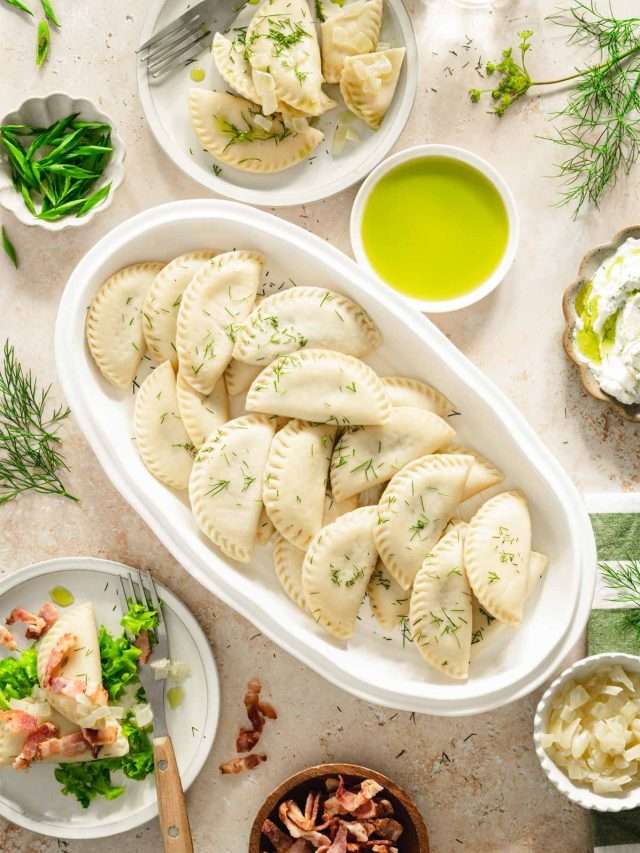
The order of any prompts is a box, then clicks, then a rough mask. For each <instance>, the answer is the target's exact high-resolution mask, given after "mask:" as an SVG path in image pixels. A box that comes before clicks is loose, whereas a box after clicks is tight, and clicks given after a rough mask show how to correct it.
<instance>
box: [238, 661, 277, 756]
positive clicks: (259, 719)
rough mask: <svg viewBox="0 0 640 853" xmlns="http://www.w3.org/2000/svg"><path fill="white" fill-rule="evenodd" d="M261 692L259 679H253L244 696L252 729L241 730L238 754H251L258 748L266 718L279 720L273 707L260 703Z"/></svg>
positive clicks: (266, 703)
mask: <svg viewBox="0 0 640 853" xmlns="http://www.w3.org/2000/svg"><path fill="white" fill-rule="evenodd" d="M261 691H262V684H261V683H260V681H259V679H257V678H252V679H251V681H250V682H249V683H248V684H247V690H246V692H245V695H244V705H245V708H246V709H247V717H248V718H249V722H250V723H251V728H250V729H246V728H241V729H240V731H239V733H238V737H237V738H236V749H237V751H238V752H251V750H252V749H253V748H254V747H255V746H256V744H257V743H258V741H259V740H260V736H261V734H262V730H263V729H264V723H265V717H267V718H268V719H270V720H277V719H278V714H277V712H276V710H275V708H274V707H273V705H270V704H269V703H268V702H261V701H260V692H261Z"/></svg>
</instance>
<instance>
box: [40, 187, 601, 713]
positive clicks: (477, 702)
mask: <svg viewBox="0 0 640 853" xmlns="http://www.w3.org/2000/svg"><path fill="white" fill-rule="evenodd" d="M212 241H213V242H214V244H215V247H216V248H217V249H221V250H228V249H231V248H233V247H236V248H237V247H240V246H242V247H246V248H248V249H256V250H258V251H261V252H263V253H264V254H265V257H266V259H267V260H266V264H267V269H268V271H269V275H268V281H270V282H274V283H276V286H277V284H278V283H280V282H283V281H287V280H288V279H293V280H294V281H295V282H296V283H297V284H299V285H316V286H321V287H330V288H332V289H335V290H337V291H339V292H341V293H344V294H345V295H346V296H348V297H350V298H351V299H355V300H356V301H357V302H358V303H359V304H361V305H362V306H363V308H364V309H365V310H366V311H367V312H368V313H369V314H370V315H371V316H372V317H373V319H374V321H375V322H376V323H377V325H378V326H379V327H380V330H381V332H382V335H383V338H384V342H383V345H382V346H381V347H380V349H379V350H378V351H377V352H376V353H375V354H374V357H372V358H371V359H368V360H369V361H370V362H371V365H372V366H373V367H374V369H376V370H378V371H379V372H380V373H381V374H382V375H407V374H408V375H412V376H415V377H416V378H418V379H422V380H424V381H426V382H430V383H432V384H434V385H436V386H437V387H438V388H440V389H441V390H442V391H443V392H444V393H446V395H447V396H448V397H449V398H450V399H451V400H453V401H454V403H455V405H456V407H457V409H458V411H459V412H460V413H461V414H460V415H459V416H458V417H456V418H455V424H454V425H455V428H456V431H457V434H458V438H459V440H460V443H461V444H465V443H467V442H468V443H469V444H470V446H472V447H477V448H478V449H479V450H481V451H482V452H483V453H486V455H487V456H488V457H489V458H490V459H492V460H493V461H494V462H495V463H496V464H497V465H498V466H499V467H500V468H501V469H502V470H503V471H504V472H505V473H506V480H505V483H504V486H503V488H511V487H516V486H517V487H520V488H522V489H523V490H524V491H525V492H526V494H527V498H528V500H529V504H530V508H531V515H532V520H533V530H534V547H535V548H536V549H537V550H539V551H542V552H544V553H545V554H548V555H549V557H550V567H549V569H548V571H547V574H546V576H545V578H544V582H543V583H542V584H541V585H540V589H539V591H538V592H537V593H536V595H535V598H534V600H533V601H531V602H530V603H529V605H528V607H527V611H528V612H527V616H526V618H525V620H524V621H523V624H522V625H521V626H520V628H519V629H518V630H514V631H509V632H508V634H509V636H508V640H507V639H506V637H504V636H503V635H498V637H497V640H496V642H494V643H491V644H489V643H488V644H487V648H486V649H483V650H482V651H481V652H480V653H479V654H478V655H477V657H476V658H475V659H474V661H473V666H472V672H471V676H470V678H469V680H468V681H466V682H462V683H456V682H452V681H451V680H450V679H448V678H446V676H444V675H441V674H439V673H437V672H436V671H435V670H433V669H431V668H429V667H428V666H427V665H426V664H425V663H424V662H423V661H422V659H421V657H420V655H419V654H418V653H417V651H416V649H415V648H413V646H412V644H411V643H410V642H403V636H402V633H401V631H400V630H399V629H396V630H395V631H393V632H387V631H384V630H382V629H380V628H379V626H378V624H377V623H376V622H375V621H374V620H373V619H372V617H371V615H370V612H369V607H368V604H365V605H364V606H363V607H362V608H361V611H360V616H361V621H359V622H358V629H357V630H356V631H355V632H354V635H353V637H352V638H351V639H350V640H349V642H347V643H344V642H339V641H337V640H334V639H332V638H331V637H329V636H328V635H327V634H326V633H325V632H324V631H323V630H322V629H321V628H320V626H319V625H317V624H316V623H315V621H314V620H313V619H310V618H309V617H308V616H307V615H306V614H305V613H304V612H302V611H301V610H300V609H298V608H297V607H296V606H295V605H294V604H293V602H291V601H290V600H289V599H288V598H287V596H286V595H285V594H284V593H283V591H282V588H281V587H280V584H279V582H278V580H277V578H276V576H275V572H274V571H273V565H272V560H271V553H270V547H268V546H267V547H261V548H259V549H258V550H257V553H256V556H255V559H254V560H253V561H252V563H251V565H239V564H237V563H234V562H233V561H232V560H229V559H227V558H225V557H224V556H222V555H221V554H220V552H218V551H216V549H215V548H214V547H213V546H212V544H211V543H210V542H209V541H208V540H207V539H206V538H205V537H204V536H203V535H202V534H201V533H200V531H199V530H198V527H197V525H196V523H195V520H194V518H193V515H192V513H191V510H190V507H189V503H188V497H187V495H186V493H178V492H174V491H171V490H170V489H168V488H166V487H165V486H163V485H162V484H161V483H159V482H158V481H157V480H155V479H154V478H153V476H152V475H151V474H150V473H149V472H148V471H147V470H146V468H145V467H144V465H143V464H142V461H141V459H140V457H139V455H138V453H137V451H136V448H135V444H134V442H132V440H131V423H132V410H133V401H134V397H133V395H132V394H131V393H129V392H118V391H116V390H115V389H114V388H113V387H112V386H109V385H108V383H107V382H106V381H105V380H104V379H103V378H102V377H101V376H100V374H99V372H98V370H97V368H96V366H95V364H94V363H93V360H92V359H91V355H90V353H89V351H88V348H87V345H86V342H85V329H84V327H85V317H86V309H87V305H89V304H90V303H91V300H92V298H93V296H94V294H95V292H96V290H97V288H98V287H99V286H100V285H101V283H102V282H103V281H104V280H105V279H106V278H107V277H108V276H109V275H111V274H112V273H113V272H114V271H115V270H117V269H119V268H120V267H122V266H124V265H125V264H128V263H133V262H134V261H140V260H160V259H168V258H171V257H173V256H176V255H179V254H182V253H183V252H188V251H191V250H193V249H196V248H202V246H206V245H208V244H210V243H211V242H212ZM56 360H57V367H58V376H59V378H60V381H61V383H62V386H63V389H64V393H65V396H66V398H67V401H68V403H69V404H70V406H71V409H72V411H73V414H74V417H75V419H76V421H77V422H78V424H79V425H80V427H81V429H82V430H83V431H84V433H85V435H86V437H87V440H88V441H89V443H90V444H91V446H92V448H93V450H94V451H95V453H96V455H97V456H98V459H99V460H100V462H101V464H102V466H103V467H104V469H105V471H106V473H107V474H108V476H109V477H110V478H111V480H112V481H113V483H114V484H115V486H116V488H118V489H119V490H120V491H121V493H122V494H123V495H124V496H125V498H126V499H127V500H128V501H129V503H130V504H131V505H132V506H133V507H134V508H135V509H136V510H137V511H138V512H139V513H140V514H141V516H142V517H143V518H144V519H145V521H146V522H147V523H148V524H149V525H150V526H151V528H152V529H153V531H154V532H155V533H156V535H157V536H158V537H159V539H160V540H161V541H162V542H163V543H164V544H165V545H166V546H167V547H168V548H169V549H170V550H171V551H172V552H173V554H174V555H175V557H176V559H177V560H178V561H179V562H180V563H181V564H182V565H183V566H184V567H185V568H186V569H187V571H189V572H190V573H191V574H192V575H193V576H194V577H195V578H196V579H197V580H198V581H199V582H200V583H201V584H203V585H204V586H205V587H207V589H209V590H211V591H212V592H213V593H215V595H217V596H218V597H219V598H221V599H222V600H223V601H225V602H226V603H227V604H229V605H230V606H231V607H233V608H234V609H236V610H237V611H238V612H240V613H241V614H242V615H244V616H245V617H246V618H247V619H249V620H250V621H251V622H252V623H253V624H254V625H256V626H257V628H258V629H259V630H261V631H262V632H263V633H265V634H266V635H267V636H269V637H271V638H272V639H273V640H274V641H275V642H277V643H278V644H279V645H280V646H282V647H283V648H284V649H286V650H287V651H289V652H290V653H291V654H293V655H295V656H296V657H298V658H299V659H300V660H302V661H304V662H305V663H306V664H308V665H309V666H311V667H313V668H314V669H315V670H316V671H317V672H319V673H320V674H321V675H323V676H324V677H325V678H328V679H329V680H331V681H333V682H334V683H335V684H337V685H339V686H340V687H343V688H344V689H345V690H349V691H350V692H351V693H354V694H356V695H358V696H361V697H363V698H365V699H366V700H367V701H371V702H377V703H379V704H382V705H387V706H389V707H395V708H401V709H403V710H409V711H422V712H424V713H431V714H470V713H475V712H479V711H486V710H489V709H490V708H494V707H497V706H498V705H503V704H505V703H506V702H510V701H512V700H513V699H515V698H517V697H519V696H522V695H524V694H525V693H528V692H529V691H530V690H533V689H534V688H535V687H536V686H537V685H538V684H540V683H541V682H542V681H543V680H544V679H545V678H547V677H548V676H549V675H550V674H552V673H553V671H554V670H555V669H556V668H557V667H559V666H560V664H561V662H562V659H563V658H564V656H565V655H566V654H567V652H568V650H569V649H570V648H571V647H572V645H573V644H574V643H575V642H576V640H577V638H578V636H579V634H580V631H581V630H582V628H583V627H584V625H585V623H586V620H587V616H588V613H589V607H590V604H591V598H592V595H593V584H594V581H595V554H594V546H593V535H592V533H591V528H590V525H589V520H588V517H587V515H586V512H585V510H584V507H583V506H582V503H581V501H580V498H579V496H578V494H577V492H576V490H575V487H574V486H573V485H572V483H571V481H570V480H569V478H568V477H567V475H566V474H565V473H564V471H563V470H562V468H561V466H560V465H559V464H558V462H557V461H556V460H555V459H554V458H553V457H552V456H551V454H550V453H549V451H548V450H547V449H546V448H545V447H544V445H543V444H542V442H541V441H540V439H539V438H538V437H537V436H536V434H535V433H534V432H533V430H532V429H531V428H530V427H529V426H528V425H527V423H526V421H525V420H524V418H523V417H522V415H521V414H520V413H519V412H518V411H517V409H516V408H515V407H514V406H513V405H512V404H511V403H510V402H509V401H508V400H507V399H506V398H505V396H504V395H503V394H502V393H501V392H500V391H499V390H498V388H496V386H494V385H493V384H492V383H491V382H490V381H489V380H488V379H487V378H486V377H485V376H484V375H483V374H482V373H481V372H480V371H479V370H478V369H477V368H476V367H475V366H474V365H473V364H471V362H469V361H468V360H467V359H466V358H465V357H464V356H463V355H462V353H460V351H459V350H457V349H456V348H455V347H454V346H453V344H451V342H450V341H449V340H447V338H446V337H445V336H444V335H443V334H442V333H441V332H440V331H439V330H438V329H437V328H436V327H435V326H434V325H433V324H432V323H431V322H430V321H428V320H427V319H426V318H425V317H423V316H422V315H421V314H419V313H418V312H417V311H415V310H413V309H412V308H410V307H409V306H408V305H407V304H406V303H405V301H404V300H403V299H402V298H401V297H400V296H399V295H398V294H396V293H395V292H394V291H392V290H391V288H388V287H386V286H385V285H382V284H377V283H376V282H374V280H373V279H372V278H371V277H370V276H369V275H367V273H366V272H364V271H363V270H362V269H360V268H359V267H358V266H357V264H355V263H354V262H353V261H352V260H350V259H349V258H347V257H346V256H345V255H343V254H342V253H341V252H339V251H338V250H337V249H334V248H333V247H332V246H330V245H328V244H327V243H326V242H325V241H324V240H321V239H320V238H319V237H316V236H315V235H313V234H310V233H309V232H308V231H305V230H303V229H302V228H299V227H297V226H295V225H291V224H290V223H288V222H285V221H284V220H282V219H279V218H277V217H275V216H273V215H271V214H267V213H263V212H261V211H259V210H256V209H255V208H251V207H248V206H246V205H241V204H235V203H233V202H225V201H206V200H189V201H181V202H175V203H172V204H167V205H163V206H161V207H156V208H152V209H150V210H147V211H145V212H144V213H141V214H139V215H138V216H135V217H133V218H132V219H129V220H127V221H126V222H123V223H122V224H121V225H119V226H118V227H117V228H115V229H114V230H113V231H111V233H109V234H107V235H106V236H105V237H103V239H102V240H100V242H99V243H97V244H96V245H95V246H94V247H93V249H91V251H90V252H89V253H88V254H87V255H86V256H85V257H84V259H83V260H82V261H81V262H80V263H79V264H78V266H77V267H76V269H75V271H74V272H73V273H72V275H71V278H70V279H69V282H68V283H67V287H66V289H65V292H64V294H63V297H62V300H61V302H60V307H59V310H58V319H57V326H56ZM486 497H487V495H485V494H483V495H481V496H479V497H478V498H477V499H474V503H473V504H472V505H471V506H470V507H468V508H467V512H472V511H473V507H474V506H477V505H478V503H479V502H482V501H483V500H484V499H485V498H486ZM470 503H471V502H470ZM404 639H406V638H404Z"/></svg>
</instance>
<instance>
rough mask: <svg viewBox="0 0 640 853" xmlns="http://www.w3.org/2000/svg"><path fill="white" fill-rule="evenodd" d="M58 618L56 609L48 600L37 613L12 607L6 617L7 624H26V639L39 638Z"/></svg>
mask: <svg viewBox="0 0 640 853" xmlns="http://www.w3.org/2000/svg"><path fill="white" fill-rule="evenodd" d="M57 618H58V611H57V610H56V608H55V607H54V605H53V604H52V603H51V602H50V601H46V602H45V603H44V604H43V605H42V607H41V608H40V610H38V613H37V614H36V613H31V612H30V611H29V610H25V609H24V608H23V607H14V608H13V610H12V611H11V613H10V614H9V615H8V616H7V618H6V623H7V625H14V624H15V623H16V622H23V623H24V624H25V625H26V626H27V630H26V632H25V635H26V637H27V639H28V640H39V639H40V637H42V636H43V634H46V633H47V631H48V630H49V628H50V627H51V626H52V625H53V623H54V622H55V621H56V619H57Z"/></svg>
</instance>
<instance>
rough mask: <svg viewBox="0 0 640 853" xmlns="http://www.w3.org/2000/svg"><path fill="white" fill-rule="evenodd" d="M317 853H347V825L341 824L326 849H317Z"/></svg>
mask: <svg viewBox="0 0 640 853" xmlns="http://www.w3.org/2000/svg"><path fill="white" fill-rule="evenodd" d="M317 853H347V825H346V824H345V823H341V824H340V826H339V827H338V831H337V832H336V837H335V838H334V839H333V841H332V842H331V844H330V845H329V846H328V847H318V851H317Z"/></svg>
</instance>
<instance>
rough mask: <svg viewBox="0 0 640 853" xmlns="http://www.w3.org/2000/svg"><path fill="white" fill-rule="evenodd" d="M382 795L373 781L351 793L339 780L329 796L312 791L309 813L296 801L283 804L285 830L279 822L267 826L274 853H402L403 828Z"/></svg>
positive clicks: (280, 814)
mask: <svg viewBox="0 0 640 853" xmlns="http://www.w3.org/2000/svg"><path fill="white" fill-rule="evenodd" d="M383 792H384V788H383V787H382V785H379V784H378V783H377V782H375V781H374V780H373V779H364V780H363V781H362V782H360V783H359V784H358V785H356V786H354V787H353V788H348V787H347V786H346V785H345V783H344V779H343V777H342V776H339V777H338V778H337V779H333V778H328V779H326V780H325V781H324V790H321V789H318V790H317V791H310V792H309V793H308V794H307V799H306V801H305V805H304V810H303V809H302V808H301V807H300V805H299V804H298V803H297V802H296V801H295V800H293V799H287V800H283V801H282V802H281V803H280V804H279V806H278V809H277V819H278V820H279V822H280V825H278V823H276V822H275V821H276V818H275V816H274V817H273V820H272V819H267V820H265V822H264V824H263V825H262V834H263V836H264V837H265V839H266V840H267V841H268V842H269V843H270V845H271V849H270V851H269V853H359V851H362V853H364V851H367V853H398V848H397V847H396V846H395V844H396V842H397V841H398V840H399V838H400V837H401V835H402V832H403V826H402V824H401V823H400V821H398V820H396V819H395V817H394V808H393V805H392V803H391V802H390V801H389V800H388V799H385V798H384V797H380V796H379V795H380V794H382V793H383ZM264 853H267V851H266V850H265V851H264Z"/></svg>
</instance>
